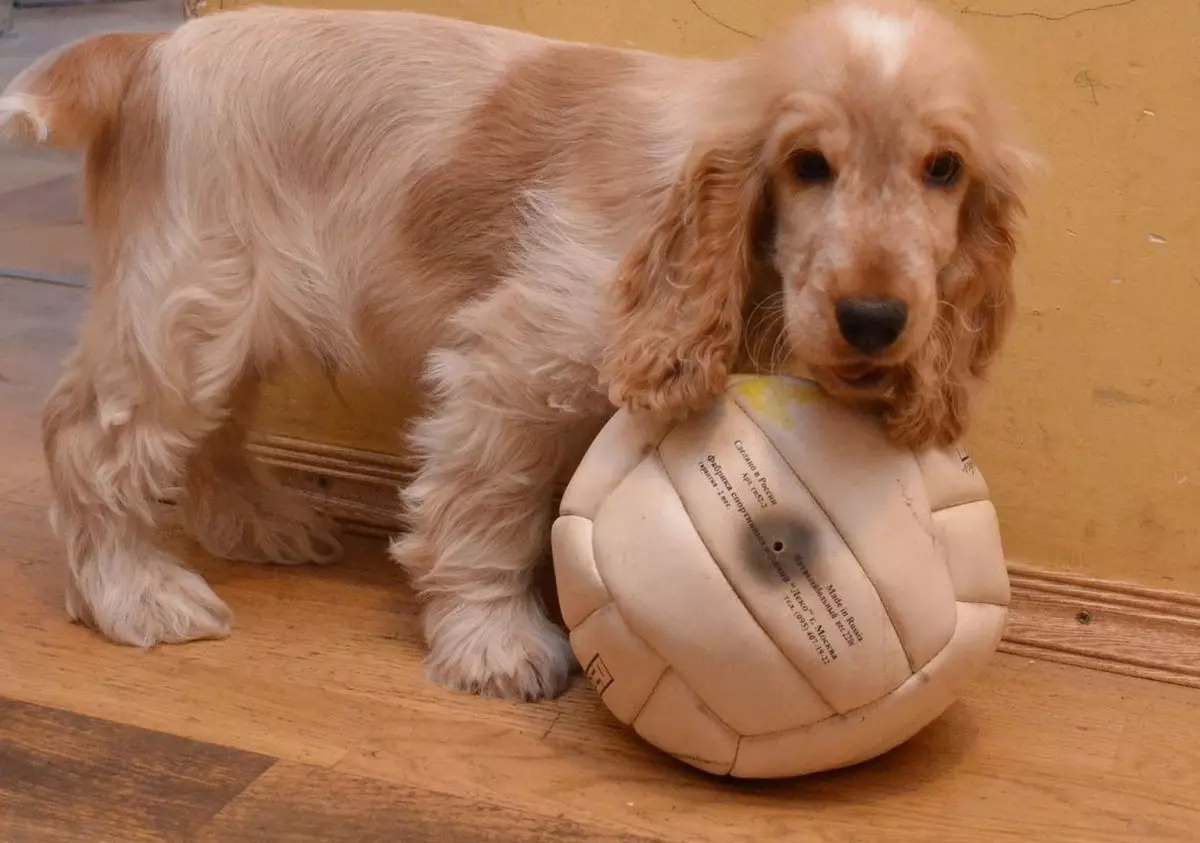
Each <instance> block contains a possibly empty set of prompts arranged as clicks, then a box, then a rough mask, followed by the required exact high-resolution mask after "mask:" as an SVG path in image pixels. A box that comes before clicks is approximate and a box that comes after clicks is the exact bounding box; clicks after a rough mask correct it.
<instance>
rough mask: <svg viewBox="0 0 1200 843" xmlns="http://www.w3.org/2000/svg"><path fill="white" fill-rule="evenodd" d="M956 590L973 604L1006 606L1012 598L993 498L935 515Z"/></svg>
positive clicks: (943, 550)
mask: <svg viewBox="0 0 1200 843" xmlns="http://www.w3.org/2000/svg"><path fill="white" fill-rule="evenodd" d="M933 524H934V528H935V529H936V530H937V535H938V542H939V544H941V546H942V552H943V553H944V554H945V555H946V564H947V565H948V566H949V569H950V579H951V581H953V583H954V593H955V594H956V595H957V596H958V599H959V600H966V601H969V602H971V603H995V604H996V605H998V606H1007V605H1008V603H1009V600H1010V598H1011V592H1010V590H1009V582H1008V568H1007V565H1006V564H1005V560H1004V546H1003V545H1002V544H1001V541H1000V520H999V519H998V518H997V517H996V508H995V506H993V505H992V502H991V501H986V500H984V501H975V502H974V503H966V504H960V505H959V506H955V507H951V508H950V509H943V510H940V511H939V512H935V513H934V514H933Z"/></svg>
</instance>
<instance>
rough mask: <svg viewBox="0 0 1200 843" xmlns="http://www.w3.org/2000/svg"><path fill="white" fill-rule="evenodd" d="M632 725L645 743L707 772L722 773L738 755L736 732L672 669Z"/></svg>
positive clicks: (664, 676) (725, 771)
mask: <svg viewBox="0 0 1200 843" xmlns="http://www.w3.org/2000/svg"><path fill="white" fill-rule="evenodd" d="M633 728H634V731H636V732H637V733H638V734H639V735H640V736H641V737H642V739H643V740H645V741H646V742H647V743H650V744H653V745H654V746H656V747H658V748H659V749H661V750H662V751H663V752H666V753H668V754H669V755H674V756H675V757H676V758H678V759H679V760H680V761H683V762H684V763H685V764H690V765H692V766H693V767H696V768H698V769H701V770H704V771H705V772H708V773H715V774H717V775H725V774H726V773H728V772H729V768H730V767H731V766H732V765H733V760H734V758H735V757H736V756H737V751H738V739H739V738H738V734H737V732H735V731H733V730H732V729H730V728H729V727H728V726H726V725H725V724H724V723H722V722H721V720H720V719H719V718H718V717H717V716H716V714H715V713H714V712H713V711H712V710H710V709H709V708H708V706H706V705H705V704H704V702H703V701H702V700H701V699H700V698H699V697H698V696H696V694H695V693H693V691H692V690H691V688H689V687H688V686H687V684H686V683H685V682H684V681H683V679H682V678H681V677H680V676H679V674H678V673H676V672H675V671H674V670H668V671H667V672H666V674H664V675H663V678H662V680H661V681H660V682H659V683H658V687H656V688H655V689H654V691H653V693H651V695H650V700H649V701H648V702H647V703H646V707H645V708H643V709H642V713H641V714H639V715H638V717H637V720H636V721H634V724H633Z"/></svg>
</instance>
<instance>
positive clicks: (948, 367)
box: [887, 149, 1035, 446]
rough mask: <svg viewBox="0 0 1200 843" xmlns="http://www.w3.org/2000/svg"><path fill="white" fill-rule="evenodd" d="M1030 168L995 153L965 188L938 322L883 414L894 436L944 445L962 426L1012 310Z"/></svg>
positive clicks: (1012, 155) (1027, 159) (1027, 160)
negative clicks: (974, 388) (891, 403)
mask: <svg viewBox="0 0 1200 843" xmlns="http://www.w3.org/2000/svg"><path fill="white" fill-rule="evenodd" d="M1034 166H1035V162H1034V159H1033V157H1032V156H1031V155H1030V154H1028V153H1024V152H1021V151H1018V150H1015V149H1014V150H1012V151H1010V152H1007V153H1005V154H1002V155H997V157H996V160H995V161H993V162H992V163H991V166H990V167H989V168H988V171H987V172H986V173H984V174H982V175H980V176H978V177H976V178H975V179H974V180H973V181H972V183H971V184H970V185H969V186H968V188H967V194H966V197H965V199H964V201H963V206H962V209H961V211H960V214H959V234H958V247H957V250H956V251H955V253H954V255H953V257H952V258H951V261H950V263H949V265H948V266H947V267H946V269H945V270H944V271H943V273H942V277H941V288H942V293H941V296H942V300H941V302H940V304H939V308H938V321H937V324H936V325H935V326H934V330H933V335H932V336H931V338H930V341H929V342H928V343H927V344H926V348H925V349H923V350H922V351H921V353H919V354H918V355H917V356H916V359H915V360H914V361H913V362H912V363H911V364H910V366H909V367H908V369H907V371H906V372H905V376H904V378H903V379H902V382H901V385H900V388H899V395H898V396H897V400H896V402H895V403H894V404H893V406H892V408H891V410H890V411H889V413H888V416H887V423H888V428H889V430H890V431H891V433H892V434H893V436H894V437H895V438H896V439H898V440H899V441H902V442H905V443H907V444H910V445H914V446H923V445H926V444H929V443H931V442H932V443H937V444H942V445H945V444H950V443H952V442H954V441H956V440H957V439H959V438H960V437H961V436H962V435H963V433H964V432H965V431H966V429H967V426H968V424H969V422H970V418H971V404H972V401H971V391H972V387H973V386H974V385H975V384H976V383H978V382H979V381H980V380H982V379H983V378H984V377H985V376H986V374H987V371H988V368H989V366H990V364H991V363H992V361H993V359H994V358H995V356H996V354H997V352H999V350H1000V348H1001V346H1002V345H1003V343H1004V340H1005V339H1006V337H1007V335H1008V330H1009V327H1010V325H1011V323H1012V318H1013V315H1014V312H1015V306H1014V291H1013V280H1012V274H1013V261H1014V259H1015V257H1016V252H1017V237H1018V232H1019V226H1020V223H1021V222H1022V220H1023V218H1024V215H1025V209H1024V203H1023V201H1022V192H1023V188H1024V184H1025V181H1026V179H1027V177H1028V175H1029V173H1030V172H1031V171H1032V169H1033V167H1034Z"/></svg>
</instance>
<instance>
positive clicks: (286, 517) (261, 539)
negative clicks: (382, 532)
mask: <svg viewBox="0 0 1200 843" xmlns="http://www.w3.org/2000/svg"><path fill="white" fill-rule="evenodd" d="M257 380H258V379H257V378H256V377H253V376H248V377H247V378H245V379H244V381H243V382H242V383H241V384H239V386H238V388H237V389H236V390H235V393H234V396H233V402H232V408H231V409H232V411H231V413H230V416H229V418H228V419H227V420H226V422H225V424H223V425H222V426H221V427H220V428H219V429H218V430H216V431H215V432H214V433H213V434H211V435H210V436H209V437H208V438H207V439H205V440H204V442H203V443H201V445H200V448H199V449H198V450H197V451H196V453H195V454H193V455H192V458H191V459H190V460H189V461H188V465H187V479H186V490H185V494H184V500H183V508H182V509H183V524H184V529H185V530H186V531H187V532H188V534H189V535H191V536H192V538H194V539H195V540H196V541H197V542H199V543H200V545H201V546H202V547H203V548H204V549H205V550H207V551H208V552H209V553H211V554H213V555H214V556H219V557H221V558H222V559H235V560H240V561H244V562H267V563H275V564H279V565H299V564H303V563H306V562H315V563H326V562H332V561H334V560H336V559H337V558H338V557H339V556H340V555H341V544H340V543H339V542H338V540H337V539H336V538H335V537H334V535H333V533H332V531H331V527H332V525H331V524H330V522H329V521H328V520H327V519H324V518H322V517H321V516H320V515H318V514H317V513H316V512H315V511H314V510H313V509H312V507H310V506H309V505H308V504H307V503H306V502H305V501H303V500H302V499H301V498H300V497H299V496H297V495H295V494H293V493H291V492H289V491H288V490H287V489H285V488H283V486H282V485H281V484H280V483H279V482H278V481H277V480H276V479H275V477H274V476H273V475H271V474H270V473H269V472H268V471H267V470H266V469H265V467H264V466H262V465H261V464H260V463H259V462H258V461H257V460H256V459H254V457H253V456H251V454H250V453H249V452H248V451H247V450H246V425H247V422H248V419H249V416H250V413H251V411H252V410H253V407H254V398H255V396H256V393H257V386H258V383H257Z"/></svg>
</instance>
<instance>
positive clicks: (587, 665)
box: [571, 603, 667, 726]
mask: <svg viewBox="0 0 1200 843" xmlns="http://www.w3.org/2000/svg"><path fill="white" fill-rule="evenodd" d="M571 649H572V650H574V651H575V657H576V658H578V659H579V664H580V665H581V666H582V667H583V672H584V675H585V676H587V678H588V681H589V682H591V683H592V687H593V688H595V689H596V691H597V693H599V694H600V697H601V699H603V700H604V704H605V705H606V706H607V707H608V710H609V711H611V712H612V713H613V715H614V716H615V717H616V718H617V719H618V720H620V721H621V722H622V723H624V724H625V725H626V726H628V725H629V724H630V723H632V722H633V720H634V718H635V717H637V715H638V712H639V711H641V710H642V707H643V706H644V705H645V704H646V700H648V699H649V698H650V692H651V691H653V690H654V686H655V685H657V684H658V682H659V680H660V679H662V676H663V673H665V672H666V670H667V664H666V662H664V661H663V660H662V659H660V658H659V657H658V655H657V654H656V653H655V652H654V651H653V650H651V649H650V648H649V647H647V646H646V642H645V641H643V640H642V639H641V638H639V637H638V636H637V635H636V634H635V633H634V632H633V630H631V629H630V628H629V624H627V623H626V622H625V619H624V618H623V617H621V612H620V610H619V609H618V608H617V607H616V606H615V605H614V604H612V603H609V604H607V605H605V606H603V607H602V608H601V609H599V610H598V611H596V612H594V613H592V614H591V615H589V616H588V617H587V618H585V619H584V620H583V622H582V623H580V624H579V626H577V627H575V629H573V630H571Z"/></svg>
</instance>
